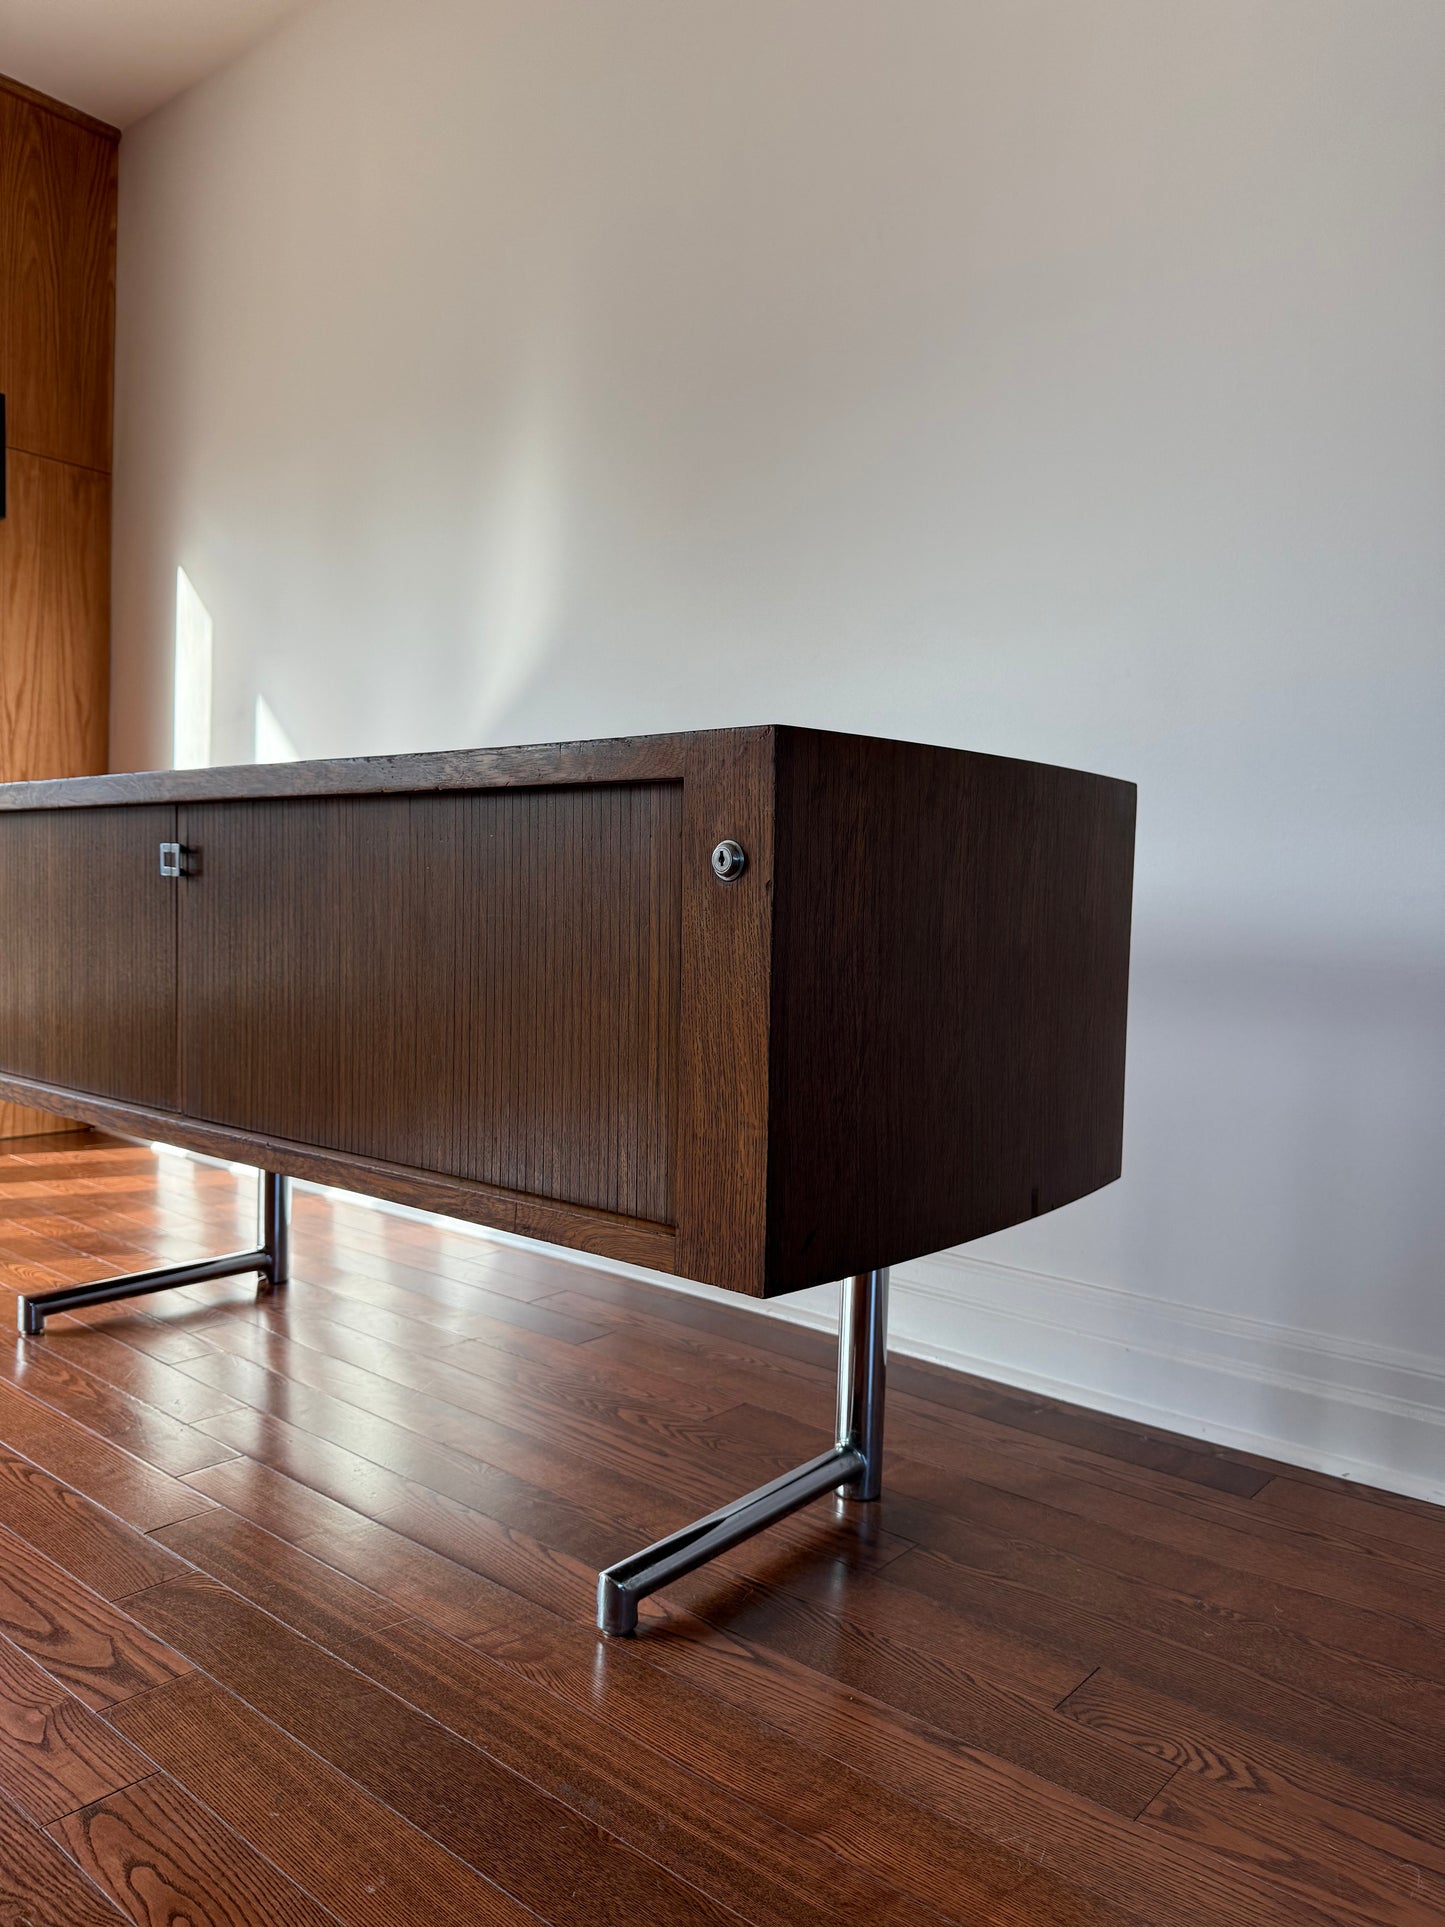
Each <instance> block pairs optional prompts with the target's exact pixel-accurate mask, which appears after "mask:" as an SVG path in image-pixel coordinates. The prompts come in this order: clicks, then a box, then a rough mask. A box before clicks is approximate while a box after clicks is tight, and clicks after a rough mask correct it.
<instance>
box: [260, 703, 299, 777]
mask: <svg viewBox="0 0 1445 1927" xmlns="http://www.w3.org/2000/svg"><path fill="white" fill-rule="evenodd" d="M254 755H255V761H256V762H258V763H299V762H300V760H301V752H300V750H299V749H297V747H296V745H295V743H293V742H292V740H291V738H290V736H289V735H288V734H287V732H286V730H285V729H284V728H283V726H282V724H281V722H280V719H279V718H278V717H277V715H276V712H275V710H274V709H273V708H272V707H271V705H270V703H268V702H267V700H266V698H265V697H264V696H258V697H257V698H256V747H255V753H254Z"/></svg>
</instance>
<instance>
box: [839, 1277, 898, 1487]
mask: <svg viewBox="0 0 1445 1927" xmlns="http://www.w3.org/2000/svg"><path fill="white" fill-rule="evenodd" d="M887 1371H888V1273H887V1272H886V1271H863V1272H860V1273H859V1274H858V1276H857V1277H855V1278H847V1279H845V1280H844V1282H843V1302H842V1306H841V1309H840V1312H839V1317H838V1449H839V1451H842V1449H843V1448H844V1447H845V1446H851V1447H852V1448H853V1450H854V1451H855V1452H857V1453H858V1454H859V1456H860V1457H861V1458H862V1460H863V1465H864V1472H863V1476H862V1477H861V1478H859V1479H855V1480H854V1481H853V1482H852V1483H851V1484H850V1485H840V1486H839V1487H838V1490H839V1492H841V1493H842V1495H843V1497H844V1498H845V1499H876V1498H877V1497H878V1495H879V1493H880V1492H882V1490H883V1391H884V1381H885V1378H886V1376H887Z"/></svg>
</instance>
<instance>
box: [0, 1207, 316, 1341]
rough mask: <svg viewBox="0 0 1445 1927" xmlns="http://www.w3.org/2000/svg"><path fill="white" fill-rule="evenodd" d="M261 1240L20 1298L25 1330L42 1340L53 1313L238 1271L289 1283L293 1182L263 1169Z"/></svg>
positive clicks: (271, 1282) (271, 1281) (270, 1285)
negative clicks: (245, 1247) (248, 1247)
mask: <svg viewBox="0 0 1445 1927" xmlns="http://www.w3.org/2000/svg"><path fill="white" fill-rule="evenodd" d="M260 1178H261V1210H260V1218H261V1222H260V1227H259V1232H258V1235H259V1238H260V1244H259V1245H258V1246H257V1248H256V1250H255V1251H233V1252H231V1253H230V1255H229V1256H228V1257H224V1258H202V1259H200V1260H198V1262H197V1263H195V1264H193V1265H165V1266H163V1267H162V1268H161V1269H160V1270H158V1271H132V1272H127V1273H126V1275H125V1276H124V1277H121V1278H102V1279H99V1280H98V1281H97V1282H96V1283H95V1284H93V1285H65V1286H62V1287H61V1289H60V1290H58V1291H41V1292H37V1293H36V1294H35V1295H34V1297H32V1298H22V1299H21V1300H20V1330H21V1332H22V1333H23V1334H24V1336H25V1337H27V1338H38V1337H39V1336H40V1334H41V1333H42V1332H43V1331H44V1330H45V1321H46V1319H47V1318H48V1317H49V1316H50V1315H51V1314H52V1313H53V1312H60V1311H77V1310H79V1308H80V1307H81V1306H82V1305H108V1304H111V1303H113V1302H114V1301H115V1300H116V1299H118V1298H144V1297H145V1296H146V1294H147V1293H148V1292H152V1291H170V1290H172V1289H173V1288H174V1287H175V1286H177V1285H198V1284H201V1283H202V1282H203V1281H204V1280H205V1279H207V1278H231V1277H234V1276H235V1274H236V1273H237V1272H242V1271H259V1272H260V1274H261V1277H262V1280H263V1281H264V1283H265V1285H266V1287H267V1288H268V1289H274V1287H275V1286H277V1285H284V1284H285V1283H286V1281H287V1279H288V1278H289V1277H290V1275H291V1180H290V1178H283V1177H278V1176H277V1175H276V1173H275V1172H274V1171H262V1172H261V1174H260Z"/></svg>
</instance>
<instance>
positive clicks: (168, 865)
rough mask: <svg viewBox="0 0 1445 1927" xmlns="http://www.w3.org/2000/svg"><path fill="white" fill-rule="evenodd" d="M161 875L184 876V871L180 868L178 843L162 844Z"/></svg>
mask: <svg viewBox="0 0 1445 1927" xmlns="http://www.w3.org/2000/svg"><path fill="white" fill-rule="evenodd" d="M161 875H162V876H163V877H178V876H184V875H185V871H184V870H183V868H182V867H181V846H180V844H179V843H162V845H161Z"/></svg>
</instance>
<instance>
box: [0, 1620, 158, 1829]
mask: <svg viewBox="0 0 1445 1927" xmlns="http://www.w3.org/2000/svg"><path fill="white" fill-rule="evenodd" d="M149 1771H150V1762H149V1761H148V1760H147V1759H146V1757H145V1755H144V1754H143V1753H139V1752H137V1751H136V1749H135V1748H134V1747H133V1746H130V1745H128V1744H127V1743H126V1741H124V1740H123V1739H122V1738H121V1737H120V1735H119V1734H118V1733H117V1732H116V1731H115V1729H114V1727H111V1726H108V1725H107V1724H106V1722H105V1721H104V1720H103V1719H101V1718H100V1717H99V1715H98V1714H96V1713H93V1712H91V1710H90V1708H89V1707H87V1706H85V1705H84V1704H83V1703H82V1702H81V1701H80V1700H78V1699H76V1698H74V1697H73V1696H72V1695H71V1694H69V1693H67V1692H66V1691H65V1689H64V1688H63V1687H62V1686H60V1685H59V1684H58V1683H57V1682H56V1681H55V1680H53V1679H52V1678H51V1677H50V1675H49V1674H48V1673H46V1672H44V1671H43V1670H42V1669H41V1668H40V1667H39V1666H37V1665H36V1664H35V1662H34V1660H32V1659H30V1658H28V1657H27V1656H26V1654H24V1653H22V1652H21V1650H20V1648H19V1647H18V1646H16V1645H14V1644H12V1642H11V1641H10V1640H8V1639H3V1638H0V1788H3V1789H4V1795H5V1798H6V1799H8V1800H12V1801H13V1802H14V1803H15V1805H16V1806H18V1807H19V1808H20V1810H21V1811H22V1812H23V1813H24V1814H26V1815H27V1816H28V1818H30V1819H31V1820H36V1821H39V1822H40V1823H41V1824H42V1825H43V1824H44V1823H45V1822H47V1821H50V1820H54V1819H57V1818H59V1817H60V1816H61V1815H62V1814H66V1813H73V1812H74V1811H75V1809H76V1808H77V1807H78V1806H84V1805H85V1804H87V1802H89V1801H91V1800H98V1799H100V1798H102V1797H103V1796H104V1795H105V1794H107V1793H113V1792H114V1791H115V1790H116V1789H117V1788H119V1787H123V1786H129V1785H130V1783H131V1782H132V1781H133V1780H138V1779H140V1778H141V1776H142V1775H143V1774H145V1773H148V1772H149Z"/></svg>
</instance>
